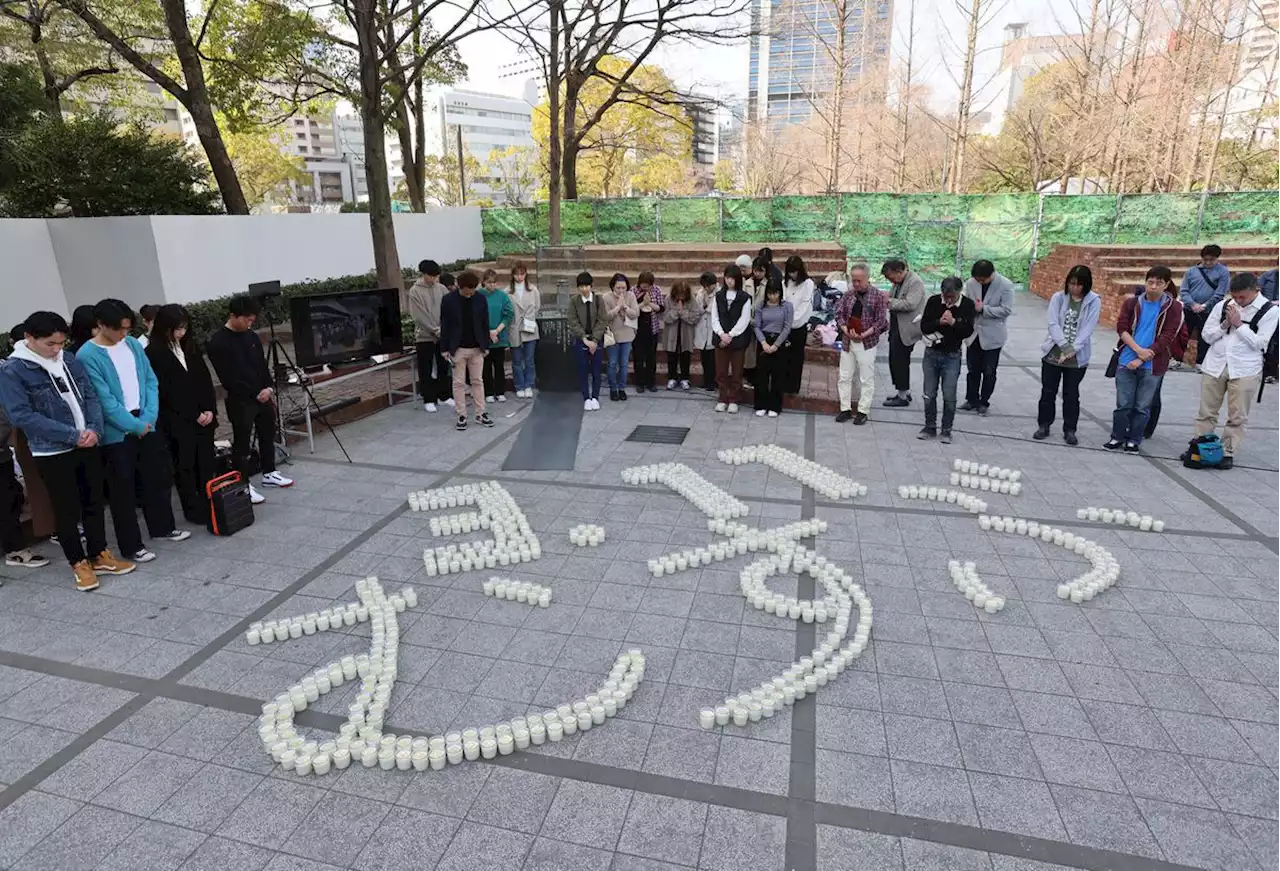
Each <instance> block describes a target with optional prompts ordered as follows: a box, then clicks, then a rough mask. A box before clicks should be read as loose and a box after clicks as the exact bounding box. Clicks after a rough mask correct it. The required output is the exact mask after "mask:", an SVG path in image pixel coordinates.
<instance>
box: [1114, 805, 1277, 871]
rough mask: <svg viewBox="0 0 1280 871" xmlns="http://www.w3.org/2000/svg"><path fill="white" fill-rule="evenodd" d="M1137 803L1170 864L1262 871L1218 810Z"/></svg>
mask: <svg viewBox="0 0 1280 871" xmlns="http://www.w3.org/2000/svg"><path fill="white" fill-rule="evenodd" d="M1136 801H1137V804H1138V809H1139V810H1140V811H1142V816H1143V817H1144V818H1145V819H1146V821H1147V825H1148V826H1149V827H1150V828H1151V832H1152V833H1153V834H1154V835H1155V837H1156V841H1157V842H1158V843H1159V844H1160V848H1161V849H1162V850H1163V851H1164V855H1165V858H1167V859H1168V860H1169V861H1170V862H1179V863H1182V864H1184V865H1194V866H1195V867H1197V868H1206V869H1211V871H1252V869H1260V866H1259V865H1257V864H1256V862H1255V861H1254V858H1253V857H1252V856H1251V855H1250V853H1249V850H1248V848H1246V847H1245V845H1244V842H1242V841H1241V840H1240V838H1239V837H1238V836H1237V835H1236V833H1235V832H1234V831H1233V830H1232V828H1231V826H1230V825H1229V824H1228V822H1227V819H1226V817H1225V816H1223V815H1222V814H1220V813H1218V812H1217V811H1215V810H1204V809H1201V808H1193V807H1187V806H1186V805H1183V804H1170V803H1167V802H1159V801H1152V800H1150V799H1145V798H1138V799H1136Z"/></svg>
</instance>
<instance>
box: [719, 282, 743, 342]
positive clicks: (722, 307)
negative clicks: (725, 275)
mask: <svg viewBox="0 0 1280 871" xmlns="http://www.w3.org/2000/svg"><path fill="white" fill-rule="evenodd" d="M750 300H751V297H750V296H748V295H747V293H746V292H745V291H742V290H740V291H738V295H737V296H736V297H734V300H733V302H729V292H728V291H727V290H722V291H720V292H719V293H717V294H716V311H717V312H719V314H720V326H721V327H722V328H723V329H724V330H725V332H728V330H729V328H730V327H732V326H733V325H734V324H736V323H737V322H738V318H740V317H742V310H743V308H745V307H746V305H747V303H748V302H749V301H750ZM749 344H751V330H750V329H746V330H744V331H743V332H742V335H740V336H734V337H733V338H732V339H731V340H730V341H729V347H730V348H731V349H732V350H735V351H737V350H741V349H742V348H745V347H746V346H747V345H749ZM716 346H717V347H719V342H718V341H717V342H716Z"/></svg>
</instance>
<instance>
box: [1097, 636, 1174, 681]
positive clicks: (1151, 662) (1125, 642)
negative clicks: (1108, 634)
mask: <svg viewBox="0 0 1280 871" xmlns="http://www.w3.org/2000/svg"><path fill="white" fill-rule="evenodd" d="M1104 640H1105V642H1106V645H1107V649H1108V650H1110V651H1111V653H1112V655H1113V656H1115V658H1116V660H1117V661H1118V662H1119V663H1120V664H1121V665H1122V666H1123V667H1124V668H1126V669H1129V670H1132V671H1155V672H1159V673H1161V674H1186V669H1185V668H1183V667H1182V663H1181V662H1179V661H1178V657H1176V656H1174V655H1173V651H1172V650H1170V649H1169V648H1168V647H1167V646H1166V645H1164V644H1162V643H1160V642H1156V641H1138V640H1135V639H1132V638H1107V639H1104Z"/></svg>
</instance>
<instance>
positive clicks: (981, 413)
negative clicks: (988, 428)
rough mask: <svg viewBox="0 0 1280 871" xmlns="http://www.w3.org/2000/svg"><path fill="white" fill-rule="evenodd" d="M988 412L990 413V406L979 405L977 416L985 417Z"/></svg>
mask: <svg viewBox="0 0 1280 871" xmlns="http://www.w3.org/2000/svg"><path fill="white" fill-rule="evenodd" d="M989 411H991V406H990V405H979V406H978V415H979V416H980V417H986V416H987V413H988V412H989Z"/></svg>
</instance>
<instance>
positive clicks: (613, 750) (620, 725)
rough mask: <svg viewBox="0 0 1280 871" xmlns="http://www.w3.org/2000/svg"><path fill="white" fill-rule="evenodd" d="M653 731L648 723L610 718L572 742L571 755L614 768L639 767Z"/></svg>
mask: <svg viewBox="0 0 1280 871" xmlns="http://www.w3.org/2000/svg"><path fill="white" fill-rule="evenodd" d="M652 731H653V725H652V724H651V723H641V722H636V721H631V720H620V719H617V718H614V719H613V720H611V721H608V722H606V723H604V724H603V725H601V726H595V727H593V728H592V729H591V731H590V732H587V733H585V734H581V735H580V736H579V737H578V739H577V741H576V742H575V746H574V752H573V758H574V759H580V760H582V761H584V762H596V763H599V764H601V765H610V766H613V767H615V768H631V769H639V768H640V766H641V764H642V763H643V762H644V756H645V749H646V748H647V747H648V744H649V736H650V734H651V733H652Z"/></svg>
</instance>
